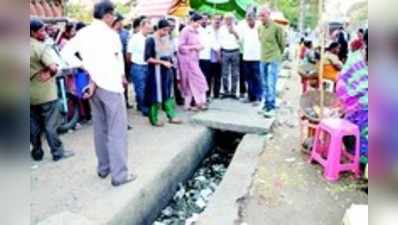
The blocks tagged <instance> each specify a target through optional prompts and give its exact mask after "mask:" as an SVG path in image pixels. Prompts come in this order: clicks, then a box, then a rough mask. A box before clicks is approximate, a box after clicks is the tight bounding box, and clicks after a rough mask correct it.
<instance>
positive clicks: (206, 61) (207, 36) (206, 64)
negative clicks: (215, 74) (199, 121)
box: [198, 14, 212, 99]
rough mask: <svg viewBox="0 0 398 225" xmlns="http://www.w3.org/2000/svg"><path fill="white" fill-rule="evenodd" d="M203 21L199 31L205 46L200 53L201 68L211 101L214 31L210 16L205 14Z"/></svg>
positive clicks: (201, 41)
mask: <svg viewBox="0 0 398 225" xmlns="http://www.w3.org/2000/svg"><path fill="white" fill-rule="evenodd" d="M202 16H203V19H202V21H201V27H200V28H199V29H198V31H199V36H200V43H201V44H202V46H203V50H202V51H200V53H199V59H200V60H199V66H200V69H201V70H202V72H203V74H204V75H205V77H206V80H207V84H208V86H209V90H208V91H207V98H208V99H209V97H210V95H211V89H212V76H211V74H212V73H211V70H210V69H211V67H210V65H211V62H210V59H211V45H212V43H211V42H212V30H211V28H210V27H209V26H208V25H209V15H208V14H203V15H202Z"/></svg>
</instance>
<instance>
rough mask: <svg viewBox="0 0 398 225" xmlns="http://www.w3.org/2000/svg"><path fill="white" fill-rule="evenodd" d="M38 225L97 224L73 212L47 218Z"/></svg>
mask: <svg viewBox="0 0 398 225" xmlns="http://www.w3.org/2000/svg"><path fill="white" fill-rule="evenodd" d="M38 225H95V223H93V222H91V221H89V220H88V219H87V218H85V217H83V216H80V215H77V214H74V213H71V212H63V213H60V214H57V215H54V216H51V217H50V218H47V219H46V220H44V221H42V222H40V223H39V224H38Z"/></svg>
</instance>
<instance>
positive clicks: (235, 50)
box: [221, 48, 239, 53]
mask: <svg viewBox="0 0 398 225" xmlns="http://www.w3.org/2000/svg"><path fill="white" fill-rule="evenodd" d="M221 51H223V52H228V53H233V52H237V51H239V49H238V48H237V49H221Z"/></svg>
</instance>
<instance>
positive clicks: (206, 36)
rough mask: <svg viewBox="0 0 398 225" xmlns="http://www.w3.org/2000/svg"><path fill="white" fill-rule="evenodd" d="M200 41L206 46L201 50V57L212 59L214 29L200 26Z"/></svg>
mask: <svg viewBox="0 0 398 225" xmlns="http://www.w3.org/2000/svg"><path fill="white" fill-rule="evenodd" d="M199 36H200V43H201V44H202V46H203V47H204V49H203V50H202V51H200V54H199V58H200V59H201V60H210V58H211V47H212V39H213V38H212V30H211V28H210V27H206V28H203V27H200V28H199Z"/></svg>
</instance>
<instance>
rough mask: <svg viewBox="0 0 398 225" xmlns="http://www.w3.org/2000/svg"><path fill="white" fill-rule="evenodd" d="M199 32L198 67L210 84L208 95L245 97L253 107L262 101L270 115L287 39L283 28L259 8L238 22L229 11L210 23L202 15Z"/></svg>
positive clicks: (274, 106) (217, 16) (267, 10)
mask: <svg viewBox="0 0 398 225" xmlns="http://www.w3.org/2000/svg"><path fill="white" fill-rule="evenodd" d="M257 18H259V20H257ZM199 33H200V36H201V41H202V44H203V46H204V49H203V50H202V51H201V53H200V66H201V69H202V71H203V73H204V74H205V76H206V79H207V81H208V84H209V87H210V90H209V92H208V96H211V94H213V97H214V98H219V97H221V98H233V99H239V98H245V102H251V103H253V105H254V106H258V105H260V104H261V102H262V101H263V100H264V107H263V109H264V110H263V114H264V115H265V116H267V117H272V116H273V115H274V114H275V108H276V105H275V100H276V82H277V78H278V73H279V69H280V64H281V61H282V55H283V52H284V49H285V45H286V42H285V35H284V31H283V30H282V28H280V27H279V26H278V25H276V24H274V23H273V21H272V20H271V18H270V11H269V9H267V8H263V9H261V10H260V12H259V14H258V15H257V13H256V12H255V11H251V12H248V13H247V14H246V19H245V21H242V22H240V23H236V21H235V19H234V17H233V15H232V14H227V15H225V16H224V17H223V16H220V15H215V16H213V18H212V23H209V22H208V17H207V16H206V15H205V16H204V19H203V20H202V27H201V28H200V32H199ZM221 84H222V85H221ZM238 87H239V90H238ZM221 89H222V91H223V93H222V95H220V93H221ZM246 93H247V96H245V95H246Z"/></svg>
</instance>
